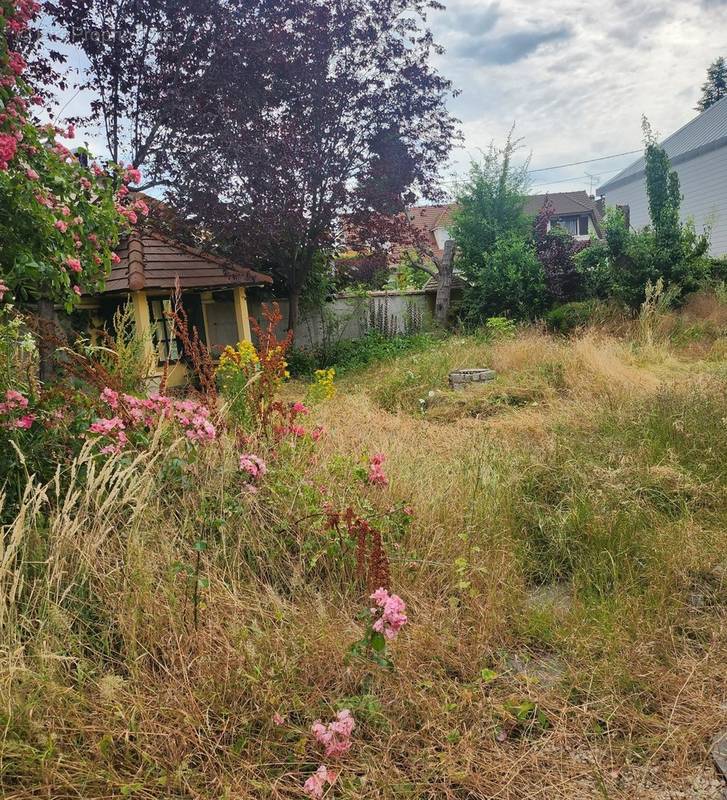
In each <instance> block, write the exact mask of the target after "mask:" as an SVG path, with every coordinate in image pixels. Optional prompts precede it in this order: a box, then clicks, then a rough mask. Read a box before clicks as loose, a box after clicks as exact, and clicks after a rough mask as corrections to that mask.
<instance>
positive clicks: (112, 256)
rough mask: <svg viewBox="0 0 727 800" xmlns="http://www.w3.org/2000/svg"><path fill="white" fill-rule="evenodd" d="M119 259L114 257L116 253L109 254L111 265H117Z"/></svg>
mask: <svg viewBox="0 0 727 800" xmlns="http://www.w3.org/2000/svg"><path fill="white" fill-rule="evenodd" d="M119 261H121V259H120V258H119V257H118V256H117V255H116V253H111V263H112V264H118V263H119Z"/></svg>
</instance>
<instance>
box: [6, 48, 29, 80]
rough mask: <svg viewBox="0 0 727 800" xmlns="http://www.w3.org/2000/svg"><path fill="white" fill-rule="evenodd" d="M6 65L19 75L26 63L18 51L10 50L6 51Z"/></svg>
mask: <svg viewBox="0 0 727 800" xmlns="http://www.w3.org/2000/svg"><path fill="white" fill-rule="evenodd" d="M8 66H9V67H10V69H11V71H12V72H14V73H15V74H16V75H20V73H21V72H22V71H23V70H24V69H25V66H26V65H25V60H24V59H23V57H22V56H21V55H20V53H15V52H13V51H12V50H11V51H9V52H8Z"/></svg>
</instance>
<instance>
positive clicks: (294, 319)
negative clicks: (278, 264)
mask: <svg viewBox="0 0 727 800" xmlns="http://www.w3.org/2000/svg"><path fill="white" fill-rule="evenodd" d="M300 291H301V289H300V286H293V287H292V288H291V289H290V293H289V294H288V330H289V331H293V333H295V328H296V326H297V325H298V313H299V308H300Z"/></svg>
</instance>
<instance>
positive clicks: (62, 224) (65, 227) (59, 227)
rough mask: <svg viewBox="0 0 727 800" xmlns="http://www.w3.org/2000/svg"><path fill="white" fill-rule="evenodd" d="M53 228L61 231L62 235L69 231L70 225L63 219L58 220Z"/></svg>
mask: <svg viewBox="0 0 727 800" xmlns="http://www.w3.org/2000/svg"><path fill="white" fill-rule="evenodd" d="M53 227H54V228H56V230H59V231H60V232H61V233H65V232H66V231H67V230H68V224H67V223H65V222H64V221H63V220H62V219H57V220H56V221H55V223H54V224H53ZM79 266H80V265H79Z"/></svg>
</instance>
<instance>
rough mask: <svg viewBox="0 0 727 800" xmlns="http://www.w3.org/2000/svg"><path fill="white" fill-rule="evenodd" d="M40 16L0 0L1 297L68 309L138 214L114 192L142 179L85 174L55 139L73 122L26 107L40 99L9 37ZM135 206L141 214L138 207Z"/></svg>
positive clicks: (112, 169) (130, 174) (33, 6)
mask: <svg viewBox="0 0 727 800" xmlns="http://www.w3.org/2000/svg"><path fill="white" fill-rule="evenodd" d="M39 11H40V4H39V3H37V2H35V0H0V195H2V197H3V203H4V212H5V218H6V219H7V220H9V224H7V225H5V226H4V228H3V237H2V240H0V263H2V264H3V266H4V270H3V272H4V274H3V285H4V287H5V288H4V290H3V292H2V293H3V294H5V293H12V294H14V295H16V296H17V295H18V294H21V295H23V294H27V293H30V294H31V295H33V296H34V295H36V294H37V293H38V292H39V291H40V293H41V295H42V296H45V297H47V298H48V299H50V300H53V301H54V302H57V303H60V304H62V305H64V306H65V308H66V310H67V311H69V312H70V311H71V310H72V308H73V307H74V306H75V304H76V303H77V302H78V298H79V297H80V296H81V295H82V294H83V291H90V290H92V289H95V288H96V287H97V285H98V284H99V282H102V281H103V279H104V278H105V276H106V274H107V272H108V269H109V267H110V259H111V254H112V252H113V250H114V248H115V247H116V246H117V243H118V241H119V237H120V236H121V235H122V234H123V233H125V232H126V231H127V230H128V228H129V224H130V222H131V215H132V214H133V215H134V216H135V213H136V212H135V211H131V209H130V208H129V204H130V203H131V202H132V199H131V198H127V199H124V195H123V192H122V193H121V194H119V190H120V189H124V188H125V186H124V181H125V180H126V181H131V180H134V181H135V182H138V180H137V179H138V178H140V176H139V174H138V170H134V169H131V170H124V169H123V168H122V167H119V166H118V165H114V164H107V165H105V166H104V167H103V168H102V167H99V166H98V165H93V167H92V168H91V169H89V168H88V167H86V166H84V163H82V159H80V158H79V157H77V154H76V153H74V152H72V151H71V150H70V149H69V148H68V147H66V146H65V145H64V144H62V143H61V142H60V141H59V139H60V138H69V139H70V138H73V137H74V136H75V130H74V126H73V125H66V126H63V127H61V126H59V125H54V124H40V123H38V122H37V121H36V120H35V119H34V117H33V114H32V112H31V107H32V105H33V104H36V103H39V104H42V102H43V101H42V98H40V97H38V96H37V95H35V94H34V93H33V91H32V89H31V88H30V86H29V85H28V84H27V83H26V80H25V78H24V74H25V72H26V69H27V64H26V62H25V60H24V59H23V57H22V55H21V54H20V53H19V52H17V51H15V50H13V49H10V45H9V39H10V40H12V41H15V40H16V38H17V37H21V38H22V37H23V35H24V34H25V32H26V31H27V29H28V25H29V23H30V22H31V21H32V20H33V18H35V17H36V16H37V15H38V13H39ZM79 152H84V148H79ZM85 155H86V156H88V155H89V153H88V152H85ZM135 209H136V211H139V212H140V213H143V209H144V205H143V204H142V205H137V206H136V207H135ZM129 212H131V213H129ZM21 219H22V220H23V224H16V222H15V220H21ZM91 235H94V236H95V237H96V238H95V240H93V239H91Z"/></svg>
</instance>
